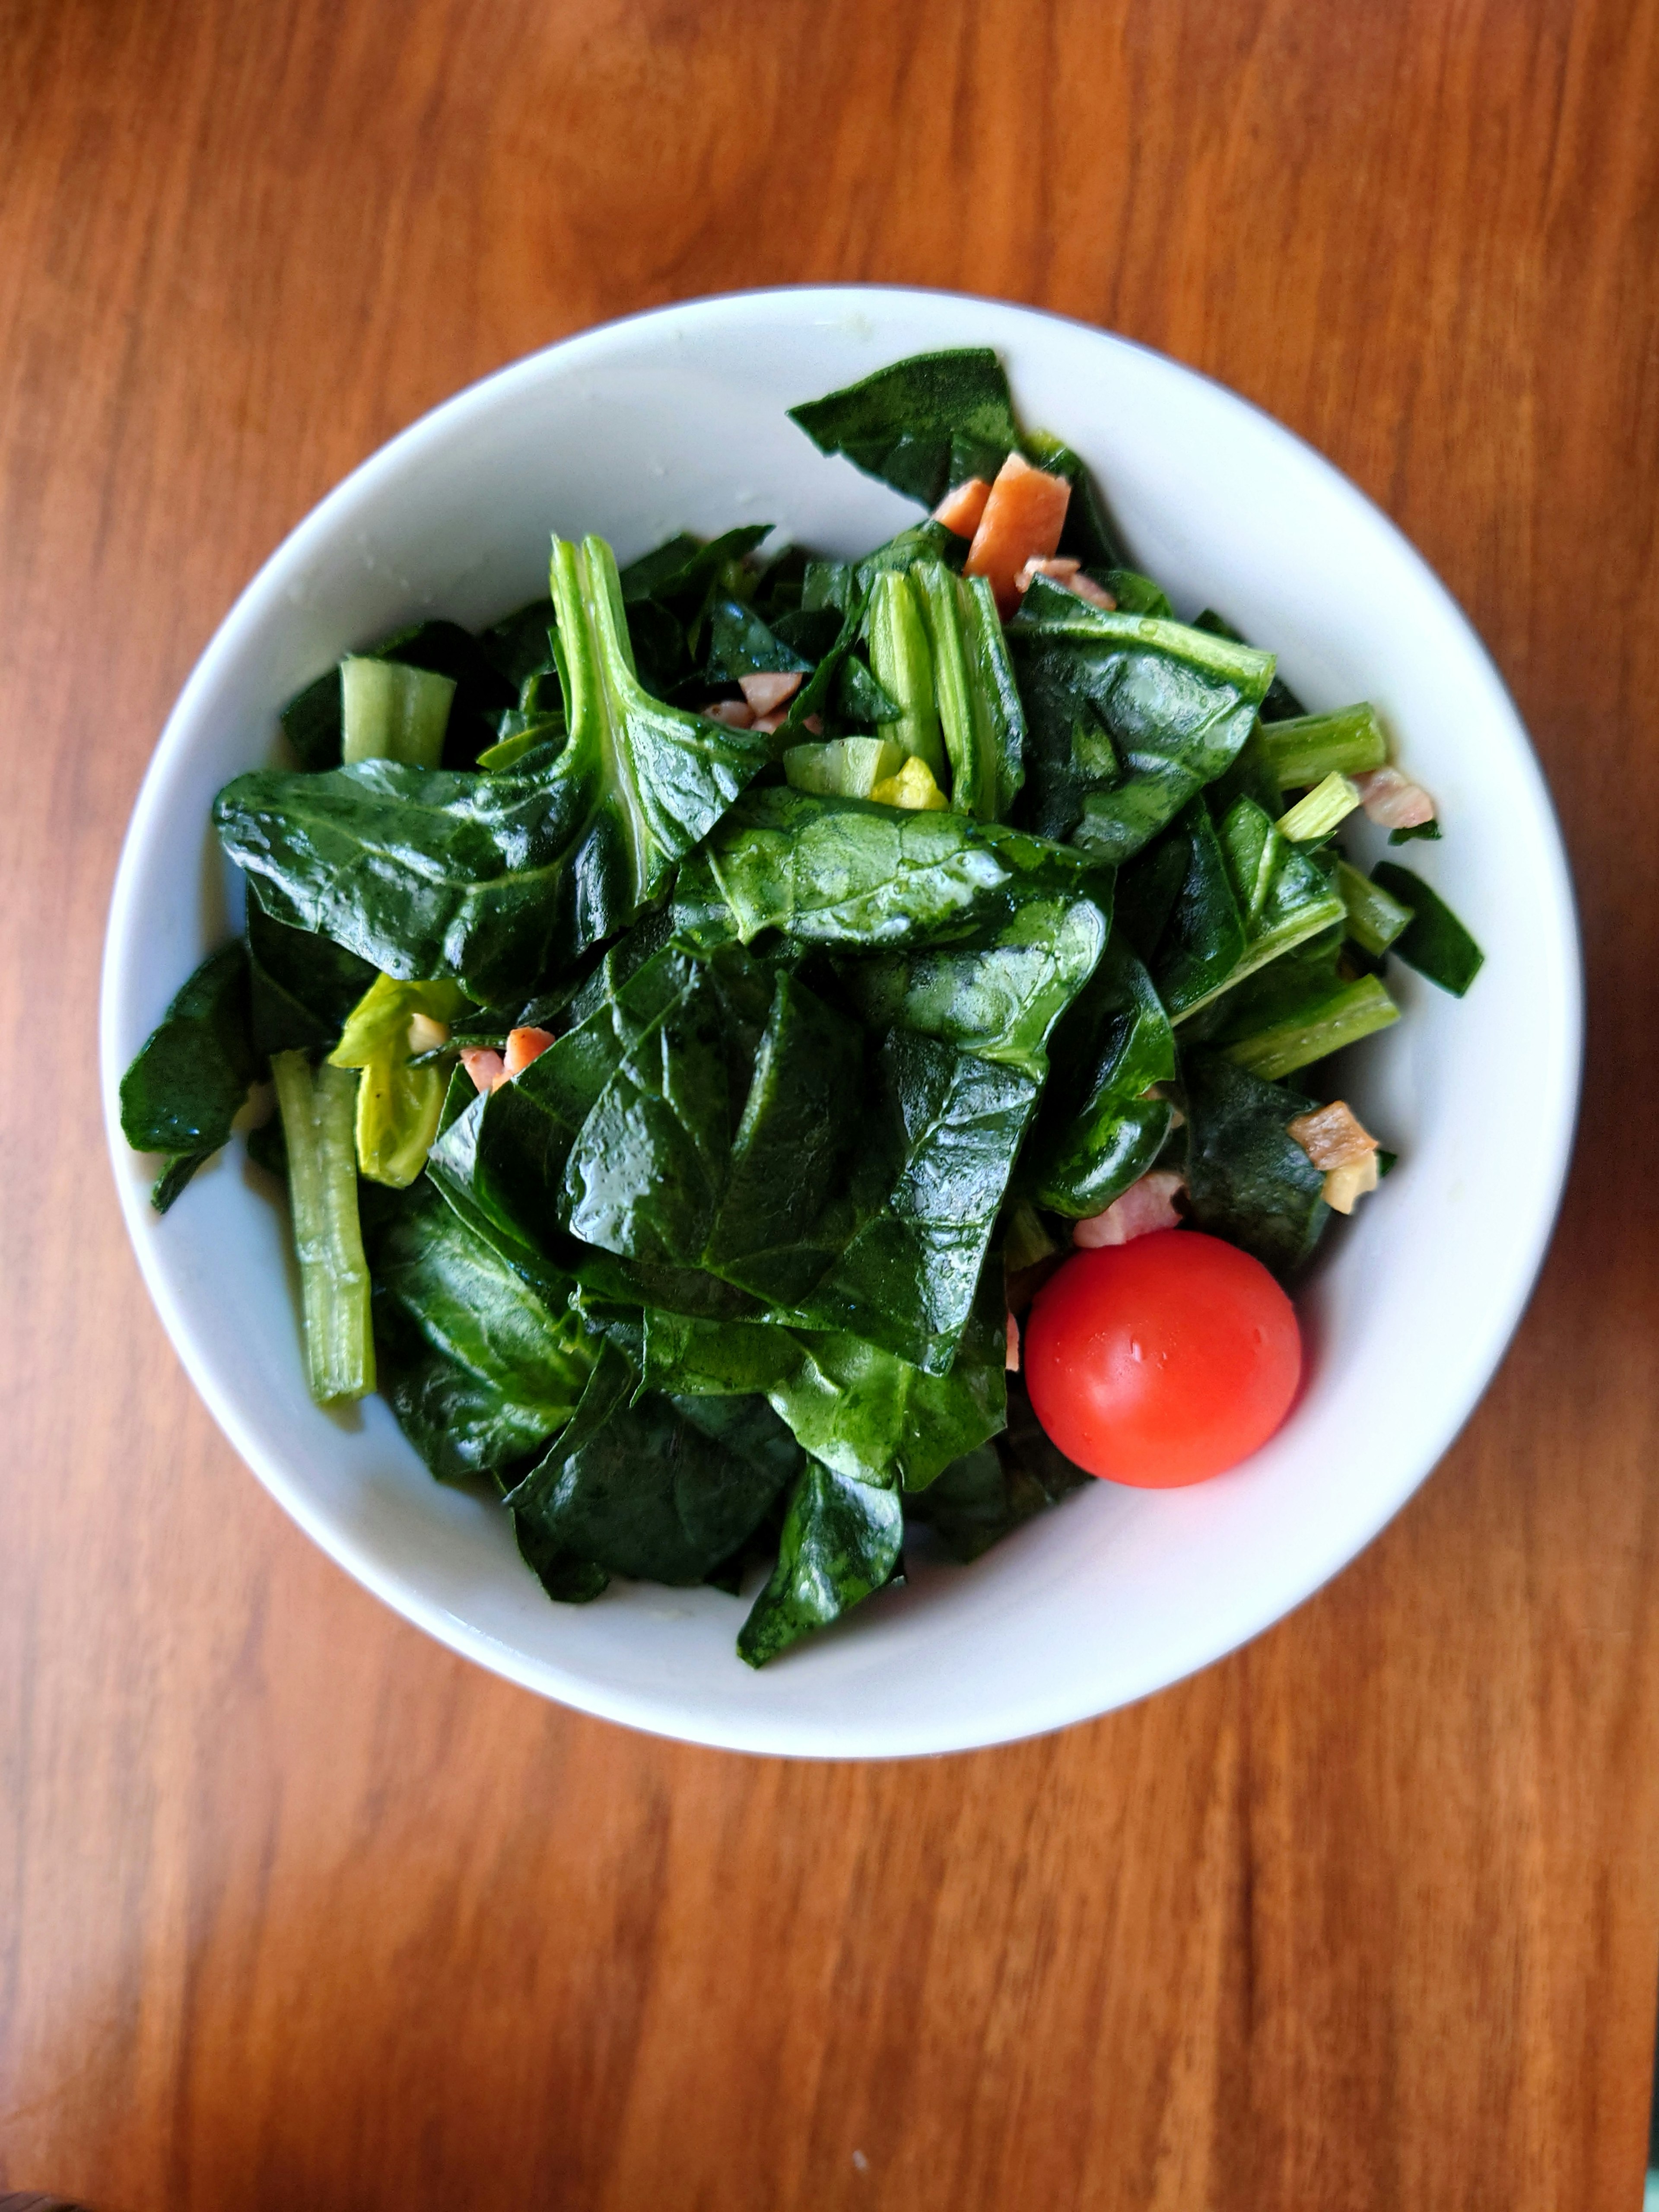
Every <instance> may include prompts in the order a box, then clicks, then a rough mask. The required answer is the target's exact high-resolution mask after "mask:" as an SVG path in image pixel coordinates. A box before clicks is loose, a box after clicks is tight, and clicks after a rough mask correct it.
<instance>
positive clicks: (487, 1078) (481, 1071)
mask: <svg viewBox="0 0 1659 2212" xmlns="http://www.w3.org/2000/svg"><path fill="white" fill-rule="evenodd" d="M461 1066H463V1067H464V1068H465V1070H466V1072H467V1073H468V1074H469V1075H470V1076H471V1078H472V1083H473V1087H474V1089H475V1090H477V1091H499V1090H500V1089H501V1085H502V1084H503V1083H505V1082H506V1080H507V1062H506V1061H505V1060H503V1059H502V1058H501V1054H500V1053H498V1052H491V1051H490V1049H489V1047H488V1046H487V1045H481V1044H474V1045H464V1046H463V1047H462V1048H461Z"/></svg>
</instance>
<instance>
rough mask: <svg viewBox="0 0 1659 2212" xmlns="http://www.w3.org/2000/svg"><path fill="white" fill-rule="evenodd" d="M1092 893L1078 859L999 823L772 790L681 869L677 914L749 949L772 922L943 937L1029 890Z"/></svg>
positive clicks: (936, 941) (831, 936)
mask: <svg viewBox="0 0 1659 2212" xmlns="http://www.w3.org/2000/svg"><path fill="white" fill-rule="evenodd" d="M1088 889H1089V878H1088V872H1087V867H1086V864H1085V862H1084V861H1083V860H1082V859H1081V857H1080V856H1079V855H1078V854H1074V853H1071V852H1067V851H1066V850H1065V849H1064V848H1061V847H1060V846H1057V845H1054V844H1050V843H1047V842H1044V841H1042V839H1040V838H1036V837H1032V836H1027V835H1025V834H1024V832H1022V831H1020V830H1017V829H1007V828H1006V827H1004V826H1003V825H1001V824H1000V823H981V822H975V821H973V820H972V819H971V818H970V817H968V816H966V815H962V814H945V813H910V812H906V811H901V810H900V809H898V808H896V807H890V806H879V805H874V804H872V803H870V802H867V801H865V800H861V799H822V798H818V797H817V796H815V795H813V794H811V793H805V792H799V791H791V790H789V789H787V788H783V789H779V788H775V787H769V788H767V789H764V790H759V791H755V792H752V793H750V794H749V795H748V796H747V797H746V798H745V799H744V800H743V802H742V803H741V804H740V805H737V806H734V807H733V808H732V811H731V812H730V813H729V814H727V815H726V817H725V819H724V820H723V821H722V822H721V823H720V824H719V826H718V828H717V829H715V830H714V833H713V835H712V836H710V837H709V838H708V840H707V841H706V842H705V844H704V846H703V848H702V853H701V854H699V855H698V856H697V857H696V860H694V861H693V862H692V863H691V864H690V865H689V866H687V867H685V868H684V869H682V871H681V874H680V882H679V885H678V889H677V891H676V919H677V921H679V922H680V923H681V925H682V926H683V927H688V928H690V929H691V930H693V931H694V932H696V933H698V934H699V935H702V936H703V937H705V938H708V937H712V936H717V935H718V934H719V933H720V932H721V931H722V930H724V931H725V932H726V933H732V934H735V935H736V936H737V937H738V939H740V940H741V941H742V942H743V943H744V944H745V945H747V944H750V943H751V942H752V941H753V940H754V939H756V938H757V937H758V936H759V935H760V934H761V933H763V931H766V930H770V929H776V930H781V931H782V932H784V933H785V934H786V935H787V936H789V937H792V938H794V939H798V940H799V941H800V942H802V943H804V944H819V945H854V946H859V947H862V948H864V949H866V950H867V949H870V948H872V947H875V946H892V947H900V946H905V945H942V944H949V943H951V941H952V940H953V939H963V938H967V937H970V936H972V935H973V934H974V933H975V931H977V930H980V929H982V928H985V927H987V926H988V925H994V924H996V923H999V922H1000V921H1004V920H1006V917H1007V916H1008V915H1010V914H1011V913H1012V910H1013V908H1014V907H1015V906H1016V905H1017V904H1018V903H1019V902H1021V901H1022V900H1023V899H1024V898H1027V897H1037V896H1056V895H1058V896H1066V895H1071V896H1079V895H1081V894H1083V893H1085V892H1086V891H1087V890H1088Z"/></svg>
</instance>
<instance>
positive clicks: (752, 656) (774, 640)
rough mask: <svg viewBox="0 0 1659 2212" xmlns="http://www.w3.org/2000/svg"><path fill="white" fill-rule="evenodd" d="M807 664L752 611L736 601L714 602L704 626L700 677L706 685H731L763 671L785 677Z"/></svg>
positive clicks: (804, 668)
mask: <svg viewBox="0 0 1659 2212" xmlns="http://www.w3.org/2000/svg"><path fill="white" fill-rule="evenodd" d="M810 667H811V661H810V660H807V659H804V658H803V657H802V655H801V654H799V653H797V652H796V651H795V650H794V648H793V647H792V646H789V645H786V644H785V642H784V641H783V640H782V639H781V637H780V636H778V635H777V633H776V632H775V630H773V629H769V627H768V625H767V624H766V623H763V621H762V620H761V618H760V617H759V616H758V615H757V613H756V612H755V610H754V609H753V608H752V607H746V606H744V604H743V602H742V601H741V600H740V599H716V601H715V602H714V611H713V613H712V614H711V615H710V617H709V623H708V667H707V669H706V670H705V671H704V673H705V674H706V675H707V677H708V681H709V682H710V684H735V683H736V682H737V681H738V678H740V677H744V676H753V675H756V674H757V673H759V672H761V671H768V672H775V673H778V674H782V675H787V674H789V673H792V672H793V671H795V670H796V669H799V670H801V671H803V672H804V671H805V670H807V669H808V668H810Z"/></svg>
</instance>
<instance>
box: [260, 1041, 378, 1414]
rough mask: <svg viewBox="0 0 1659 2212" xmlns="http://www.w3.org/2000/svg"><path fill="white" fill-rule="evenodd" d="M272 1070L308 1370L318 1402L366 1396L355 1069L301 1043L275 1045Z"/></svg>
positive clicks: (368, 1338)
mask: <svg viewBox="0 0 1659 2212" xmlns="http://www.w3.org/2000/svg"><path fill="white" fill-rule="evenodd" d="M270 1072H271V1074H272V1076H273V1077H274V1078H275V1079H276V1103H277V1106H278V1107H279V1109H281V1112H282V1116H283V1139H284V1140H285V1141H286V1143H287V1146H288V1188H289V1203H290V1204H291V1206H293V1209H294V1248H295V1252H296V1254H297V1255H298V1257H299V1261H300V1294H301V1304H302V1306H303V1310H304V1315H305V1345H306V1379H307V1382H308V1383H309V1384H310V1386H311V1395H312V1396H313V1398H314V1399H315V1400H316V1401H317V1403H318V1404H319V1406H332V1405H337V1404H339V1403H341V1402H342V1401H344V1400H347V1399H351V1398H366V1397H367V1396H368V1394H369V1392H370V1391H371V1390H372V1389H374V1333H373V1330H372V1328H371V1326H370V1322H369V1273H368V1261H367V1260H366V1259H365V1258H364V1256H363V1236H362V1225H361V1224H360V1222H359V1220H358V1218H357V1160H356V1146H355V1143H354V1139H353V1132H352V1121H353V1113H354V1109H355V1107H356V1097H357V1076H356V1071H355V1070H353V1069H349V1068H343V1067H331V1066H327V1065H326V1064H325V1065H324V1066H321V1067H319V1068H318V1069H317V1070H316V1072H315V1073H314V1074H313V1072H312V1067H311V1063H310V1062H309V1060H307V1058H306V1055H305V1054H304V1053H302V1052H279V1053H277V1054H276V1056H275V1057H274V1058H273V1060H271V1063H270Z"/></svg>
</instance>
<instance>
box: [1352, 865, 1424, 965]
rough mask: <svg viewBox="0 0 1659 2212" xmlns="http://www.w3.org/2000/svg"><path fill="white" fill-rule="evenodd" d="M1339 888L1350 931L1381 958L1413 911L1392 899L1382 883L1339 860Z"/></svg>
mask: <svg viewBox="0 0 1659 2212" xmlns="http://www.w3.org/2000/svg"><path fill="white" fill-rule="evenodd" d="M1336 888H1337V890H1338V891H1339V892H1340V895H1341V899H1342V903H1343V905H1344V906H1345V907H1346V908H1347V913H1348V923H1347V933H1348V935H1349V936H1350V937H1351V938H1352V939H1353V941H1354V943H1355V944H1356V945H1358V946H1360V948H1361V949H1362V950H1363V951H1366V952H1369V953H1371V954H1372V955H1374V956H1375V957H1376V958H1377V959H1379V960H1380V959H1381V958H1382V957H1383V954H1384V953H1385V952H1386V951H1388V949H1389V946H1390V945H1392V944H1393V943H1394V940H1395V938H1396V937H1398V936H1399V934H1400V933H1401V930H1402V929H1404V928H1405V927H1406V926H1407V923H1408V922H1409V921H1410V920H1411V918H1412V910H1411V908H1409V907H1408V906H1402V905H1401V903H1400V901H1399V900H1398V899H1397V898H1391V897H1390V896H1389V893H1388V892H1387V891H1385V890H1383V886H1382V884H1374V883H1373V882H1372V881H1371V879H1370V877H1369V876H1362V875H1361V874H1360V872H1359V871H1358V868H1356V867H1353V866H1351V865H1350V864H1349V862H1348V861H1346V860H1339V861H1338V863H1337V868H1336Z"/></svg>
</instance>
